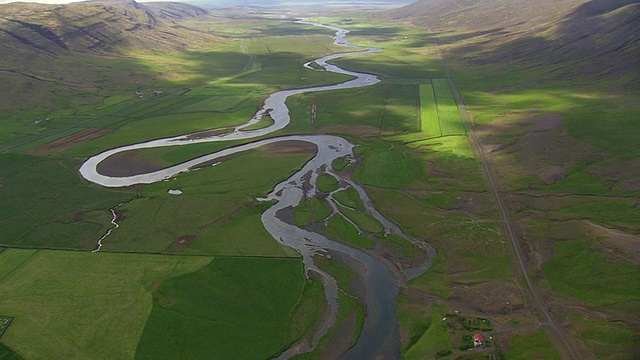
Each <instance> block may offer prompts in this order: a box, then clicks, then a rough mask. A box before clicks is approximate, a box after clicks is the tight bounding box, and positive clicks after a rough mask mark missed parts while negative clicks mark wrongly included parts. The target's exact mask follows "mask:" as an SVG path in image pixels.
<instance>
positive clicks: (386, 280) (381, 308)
mask: <svg viewBox="0 0 640 360" xmlns="http://www.w3.org/2000/svg"><path fill="white" fill-rule="evenodd" d="M300 23H303V24H311V25H315V26H322V27H327V28H330V29H332V30H335V31H336V36H335V38H334V44H338V45H343V46H348V47H356V48H357V46H356V45H353V44H351V43H349V42H348V41H347V39H346V34H347V33H348V31H347V30H343V29H340V28H337V27H334V26H329V25H324V24H317V23H306V22H300ZM378 51H380V49H378V48H360V50H359V51H353V52H346V53H339V54H332V55H329V56H325V57H323V58H320V59H317V60H315V63H316V64H318V65H320V66H322V67H323V68H324V69H325V70H326V71H331V72H335V73H339V74H345V75H350V76H353V77H354V79H351V80H348V81H345V82H343V83H340V84H335V85H327V86H318V87H312V88H306V89H293V90H285V91H280V92H277V93H274V94H272V95H270V96H269V97H268V98H267V99H266V100H265V102H264V105H263V106H262V108H261V109H260V110H258V112H257V113H256V114H255V115H254V116H253V117H252V118H251V119H250V120H249V121H248V122H247V123H245V124H243V125H241V126H238V127H236V128H235V129H234V131H233V132H231V133H227V134H222V135H207V134H206V132H201V133H195V134H187V135H181V136H176V137H171V138H166V139H158V140H152V141H147V142H142V143H138V144H133V145H127V146H122V147H119V148H115V149H111V150H107V151H105V152H103V153H101V154H98V155H96V156H93V157H91V158H89V159H88V160H87V161H86V162H85V163H84V164H82V166H81V167H80V173H81V175H82V176H83V177H84V178H85V179H87V180H89V181H91V182H94V183H96V184H100V185H102V186H107V187H122V186H130V185H134V184H150V183H154V182H157V181H162V180H165V179H168V178H171V177H173V176H176V175H177V174H180V173H183V172H188V171H190V170H191V169H193V168H194V167H196V166H198V165H199V164H202V163H210V162H213V161H215V160H216V159H219V158H222V157H225V156H228V155H232V154H237V153H240V152H244V151H247V150H250V149H254V148H258V147H260V146H264V145H268V144H274V143H278V142H285V141H292V140H294V141H304V142H308V143H312V144H314V145H316V147H317V153H316V155H315V156H314V157H313V158H312V159H311V160H309V161H308V162H307V163H306V164H305V165H304V167H303V168H302V169H300V170H299V171H298V172H296V173H295V174H293V175H292V176H291V177H289V178H288V179H286V180H284V181H283V182H281V183H279V184H277V185H276V186H275V187H274V189H273V191H271V193H269V194H268V195H267V196H266V198H265V199H262V200H276V201H277V202H276V203H275V204H274V205H273V206H271V207H270V208H269V209H268V210H267V211H265V212H264V213H263V214H262V222H263V224H264V226H265V228H266V229H267V231H268V232H269V233H270V234H271V235H272V236H273V237H274V238H275V239H276V240H277V241H278V242H280V243H282V244H284V245H286V246H289V247H291V248H294V249H296V250H297V251H298V252H299V253H300V254H301V255H302V258H303V262H304V267H305V272H306V274H307V275H309V273H310V272H315V273H317V274H318V275H320V278H321V279H322V282H323V284H324V287H325V297H326V299H327V302H328V304H329V316H328V317H327V321H326V322H325V323H324V324H322V325H321V327H320V330H319V331H318V332H317V333H316V334H314V339H313V344H312V347H311V349H298V350H294V349H293V348H292V349H289V350H288V351H286V352H284V353H283V354H282V355H281V356H280V357H279V359H288V358H290V357H292V356H294V355H296V354H297V353H299V352H304V351H309V350H312V349H313V348H315V347H316V346H317V344H318V342H319V340H320V339H321V338H322V336H324V335H325V334H326V333H327V332H328V331H329V330H330V329H331V328H332V326H333V325H334V324H335V321H336V317H337V314H338V309H339V304H338V302H337V298H338V286H337V284H336V280H335V279H334V278H333V277H332V276H331V275H329V274H327V273H325V272H323V271H322V270H320V269H319V268H318V267H317V266H316V265H315V264H314V262H313V256H314V255H317V254H322V253H325V252H326V251H327V250H330V251H333V252H338V253H341V254H343V255H345V256H348V257H350V258H351V259H353V260H355V261H357V262H358V263H360V264H361V265H362V266H363V267H364V269H365V270H366V279H364V285H365V288H366V298H365V299H364V300H365V303H366V304H365V306H366V317H365V320H364V325H363V329H362V333H361V335H360V338H359V339H358V342H357V344H356V345H355V346H353V347H352V348H351V349H349V350H348V351H347V352H346V353H345V354H343V356H342V358H344V359H373V358H376V357H377V356H379V355H384V357H385V358H387V359H390V358H400V339H399V328H398V320H397V316H396V312H395V300H396V296H397V292H398V285H397V280H396V277H395V275H394V274H393V273H392V272H391V271H390V270H389V269H388V268H387V267H386V266H385V265H384V264H383V263H381V262H380V261H379V260H377V259H376V258H374V257H372V256H371V255H369V254H367V253H364V252H362V251H359V250H356V249H353V248H351V247H348V246H346V245H344V244H342V243H339V242H336V241H333V240H331V239H328V238H327V237H325V236H323V235H321V234H318V233H314V232H310V231H307V230H304V229H301V228H298V227H297V226H294V225H291V224H288V223H286V222H284V221H282V220H281V219H280V218H279V217H278V212H279V211H280V210H283V209H287V208H289V207H296V206H297V205H298V204H299V203H300V202H301V201H303V200H304V199H306V198H309V197H312V196H315V195H316V193H317V188H316V179H317V177H318V176H319V175H320V174H322V173H328V174H330V175H332V176H334V177H336V178H337V179H339V180H340V183H341V184H346V185H344V187H347V186H351V187H354V188H355V189H356V190H357V191H358V194H359V196H360V198H361V200H362V202H363V204H364V205H365V207H366V209H367V210H368V211H369V213H370V214H371V216H373V217H374V218H376V219H377V220H378V221H379V222H380V223H381V224H382V225H383V227H384V229H385V233H387V234H395V235H398V236H401V237H403V238H405V239H406V240H408V241H411V242H412V243H413V244H415V245H416V246H418V247H420V248H422V249H423V250H425V251H426V252H427V253H428V254H429V256H428V257H427V260H426V261H425V262H424V263H423V264H421V265H420V266H418V267H416V268H412V269H408V270H407V271H405V274H407V276H408V277H409V278H412V277H415V276H418V275H420V274H422V273H423V272H424V271H425V270H426V269H427V267H428V266H429V265H430V261H431V257H432V255H433V254H434V251H433V249H432V248H431V247H430V246H429V245H428V244H425V243H424V242H420V241H416V240H415V239H413V238H411V237H409V236H407V235H405V234H404V233H403V232H402V231H401V230H400V228H399V227H398V226H397V225H395V224H393V223H392V222H390V221H389V220H387V219H386V218H384V216H382V215H381V214H380V213H379V212H378V211H377V210H376V209H375V208H374V207H373V205H372V203H371V201H370V199H369V198H368V196H367V194H366V192H365V191H364V189H363V188H362V187H361V186H360V185H358V184H356V183H355V182H353V181H351V180H350V179H348V178H344V177H341V176H340V175H339V174H338V173H336V172H334V171H332V170H331V164H332V163H333V161H334V160H335V159H338V158H347V159H350V160H352V161H353V160H354V154H353V147H354V145H353V144H351V143H349V142H348V141H347V140H345V139H343V138H341V137H338V136H333V135H289V136H280V137H272V138H267V139H262V140H258V141H254V142H250V143H247V144H244V145H239V146H234V147H230V148H227V149H224V150H221V151H218V152H215V153H212V154H208V155H205V156H201V157H199V158H196V159H193V160H190V161H187V162H184V163H182V164H178V165H175V166H171V167H168V168H165V169H162V170H158V171H154V172H150V173H146V174H140V175H134V176H128V177H111V176H106V175H103V174H100V173H98V171H97V166H98V164H99V163H100V162H101V161H103V160H104V159H106V158H108V157H110V156H112V155H115V154H118V153H121V152H124V151H129V150H134V149H143V148H152V147H162V146H179V145H184V144H194V143H200V142H213V141H229V140H240V139H252V138H256V137H259V136H264V135H267V134H271V133H273V132H275V131H277V130H280V129H283V128H285V127H286V126H287V125H288V124H289V122H290V121H291V118H290V116H289V109H288V108H287V106H286V99H287V98H288V97H289V96H292V95H295V94H300V93H308V92H317V91H330V90H336V89H349V88H357V87H363V86H369V85H373V84H376V83H378V82H379V81H380V80H379V79H378V78H377V77H376V76H374V75H371V74H364V73H357V72H352V71H348V70H344V69H341V68H339V67H337V66H335V65H332V64H329V63H327V62H328V61H330V60H333V59H337V58H339V57H343V56H348V55H352V54H363V53H373V52H378ZM305 66H306V67H307V68H310V69H312V67H311V66H309V63H307V64H305ZM265 114H269V116H271V118H272V119H273V120H274V123H273V124H272V125H271V126H269V127H266V128H263V129H259V130H251V131H244V130H242V129H243V128H246V127H247V126H250V125H252V124H255V123H257V122H258V121H260V119H261V118H262V117H263V116H264V115H265ZM209 131H210V130H209ZM328 201H330V202H333V203H332V204H331V205H332V208H333V209H334V211H336V209H338V207H339V206H338V205H336V203H335V201H334V200H333V199H332V197H331V196H329V197H328ZM334 215H335V214H334ZM114 220H115V219H114ZM116 226H117V224H116ZM107 235H108V234H107ZM103 239H104V237H103V238H102V239H100V241H99V247H101V246H102V240H103Z"/></svg>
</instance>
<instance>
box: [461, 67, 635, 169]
mask: <svg viewBox="0 0 640 360" xmlns="http://www.w3.org/2000/svg"><path fill="white" fill-rule="evenodd" d="M548 70H549V68H548V66H539V67H537V68H535V69H530V68H527V69H524V68H522V67H521V66H517V65H509V66H503V67H499V66H487V67H485V68H484V69H478V68H470V67H467V68H465V69H464V70H463V68H457V67H456V70H455V71H454V78H455V79H456V82H457V84H458V86H459V87H460V90H461V91H462V94H463V96H464V99H465V101H466V103H467V105H468V107H469V110H470V112H471V113H472V114H474V118H475V121H476V122H478V123H490V122H491V121H493V119H495V118H496V117H499V116H505V115H508V114H510V113H513V112H516V111H521V112H522V111H534V110H535V111H543V112H544V113H555V114H560V115H562V116H563V117H564V119H565V121H566V130H567V131H568V133H569V134H570V135H571V136H573V137H575V138H576V139H577V140H580V141H585V142H587V143H590V144H593V145H595V146H597V147H600V148H602V149H605V150H608V151H610V152H611V153H612V155H614V156H616V157H620V158H627V159H630V158H634V157H637V156H638V155H640V150H639V149H638V148H637V147H634V146H632V145H631V144H637V143H639V142H640V138H639V136H640V135H639V134H640V131H638V129H639V126H640V125H638V122H637V121H635V119H637V117H638V115H639V114H640V106H639V105H638V102H637V101H636V99H637V95H636V94H635V93H630V92H629V91H627V90H624V89H621V88H620V87H619V86H617V85H616V84H615V81H612V80H601V81H596V82H593V81H589V82H585V81H583V80H581V79H578V78H574V79H554V81H542V80H541V79H543V78H544V77H545V76H548V72H547V71H548Z"/></svg>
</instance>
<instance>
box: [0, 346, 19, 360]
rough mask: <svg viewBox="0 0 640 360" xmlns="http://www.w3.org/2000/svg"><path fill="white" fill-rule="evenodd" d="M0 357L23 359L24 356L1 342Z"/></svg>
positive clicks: (11, 359) (12, 359)
mask: <svg viewBox="0 0 640 360" xmlns="http://www.w3.org/2000/svg"><path fill="white" fill-rule="evenodd" d="M0 359H3V360H23V359H24V358H23V357H22V356H20V355H18V353H16V352H15V351H13V350H12V349H11V348H9V347H8V346H6V345H5V344H3V343H0Z"/></svg>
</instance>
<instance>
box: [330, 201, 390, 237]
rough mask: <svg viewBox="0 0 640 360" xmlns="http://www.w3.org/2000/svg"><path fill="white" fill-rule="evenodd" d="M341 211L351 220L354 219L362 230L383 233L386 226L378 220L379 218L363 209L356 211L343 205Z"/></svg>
mask: <svg viewBox="0 0 640 360" xmlns="http://www.w3.org/2000/svg"><path fill="white" fill-rule="evenodd" d="M340 212H341V213H342V214H343V215H344V216H346V217H347V218H348V219H349V220H351V221H353V222H354V223H355V224H356V225H358V227H359V228H360V230H362V231H364V232H369V233H382V232H383V231H384V228H383V227H382V225H381V224H380V223H379V222H378V220H376V219H374V218H373V217H371V216H370V215H368V214H366V213H365V212H363V211H355V210H351V209H349V208H345V207H342V208H341V209H340Z"/></svg>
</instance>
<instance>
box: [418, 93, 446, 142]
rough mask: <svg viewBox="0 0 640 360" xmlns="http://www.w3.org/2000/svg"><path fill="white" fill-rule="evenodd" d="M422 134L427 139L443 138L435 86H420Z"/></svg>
mask: <svg viewBox="0 0 640 360" xmlns="http://www.w3.org/2000/svg"><path fill="white" fill-rule="evenodd" d="M420 132H421V133H422V134H424V135H425V136H426V137H438V136H442V132H441V131H440V120H439V118H438V109H437V107H436V97H435V94H434V91H433V85H431V84H422V85H420Z"/></svg>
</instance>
